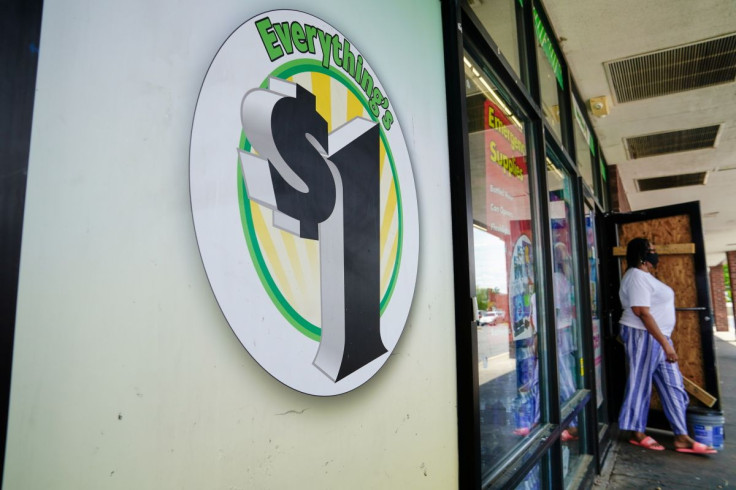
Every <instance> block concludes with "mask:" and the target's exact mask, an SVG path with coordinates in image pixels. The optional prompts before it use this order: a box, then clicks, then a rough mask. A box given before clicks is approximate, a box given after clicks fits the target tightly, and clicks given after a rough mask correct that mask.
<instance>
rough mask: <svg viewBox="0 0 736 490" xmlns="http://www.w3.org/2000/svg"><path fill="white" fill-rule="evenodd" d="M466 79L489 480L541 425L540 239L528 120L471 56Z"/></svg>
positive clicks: (483, 427) (481, 395) (482, 412)
mask: <svg viewBox="0 0 736 490" xmlns="http://www.w3.org/2000/svg"><path fill="white" fill-rule="evenodd" d="M465 76H466V93H467V111H468V132H469V153H470V168H471V189H472V191H471V193H472V208H473V222H474V225H475V226H474V230H473V241H474V249H475V277H476V294H477V297H476V299H477V308H478V317H477V322H476V326H475V328H476V329H477V335H478V360H479V365H478V382H479V403H480V406H479V409H480V419H481V458H482V459H481V461H482V463H481V464H482V469H483V471H484V472H485V471H487V470H489V469H490V468H492V467H493V466H494V465H495V464H496V463H497V462H498V461H500V460H501V459H502V458H503V457H504V456H505V455H506V454H507V453H508V452H509V451H510V450H512V449H513V447H514V446H515V445H516V444H518V443H519V442H520V441H521V440H522V439H523V438H524V437H526V436H527V435H528V434H529V433H530V432H532V431H533V429H534V427H535V426H536V425H537V424H539V420H540V403H539V398H540V394H539V362H538V359H537V337H538V329H537V321H536V318H537V313H536V299H535V284H536V273H535V258H534V247H533V245H534V240H535V238H534V236H533V234H532V215H531V205H530V188H529V171H528V166H527V160H526V155H527V153H526V138H525V133H524V124H523V123H522V121H523V120H524V118H523V116H522V115H521V113H520V112H519V111H517V110H512V109H511V107H512V104H511V103H510V102H509V100H508V99H506V98H505V96H504V92H502V91H501V90H500V89H499V87H498V85H497V84H496V83H494V81H493V79H492V77H491V73H490V72H489V71H485V70H483V69H482V67H481V66H480V65H479V64H477V63H476V62H475V61H474V60H473V59H472V58H471V57H469V56H466V59H465Z"/></svg>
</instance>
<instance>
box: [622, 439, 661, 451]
mask: <svg viewBox="0 0 736 490" xmlns="http://www.w3.org/2000/svg"><path fill="white" fill-rule="evenodd" d="M629 444H633V445H634V446H640V447H643V448H644V449H649V450H651V451H664V446H663V445H661V444H660V443H658V442H657V441H655V440H654V439H653V438H652V437H651V436H646V437H645V438H644V439H642V440H641V441H637V440H636V439H631V440H630V441H629Z"/></svg>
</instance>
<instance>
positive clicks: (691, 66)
mask: <svg viewBox="0 0 736 490" xmlns="http://www.w3.org/2000/svg"><path fill="white" fill-rule="evenodd" d="M604 66H605V68H606V72H607V73H608V77H609V80H610V82H611V88H612V92H613V95H614V97H615V98H616V101H617V102H619V103H623V102H632V101H635V100H641V99H648V98H651V97H659V96H661V95H668V94H674V93H677V92H684V91H687V90H694V89H697V88H702V87H709V86H711V85H718V84H722V83H729V82H733V81H734V80H736V34H730V35H727V36H725V37H719V38H716V39H711V40H708V41H701V42H697V43H695V44H688V45H685V46H679V47H676V48H669V49H663V50H661V51H656V52H654V53H649V54H642V55H637V56H632V57H631V58H626V59H622V60H618V61H609V62H606V63H604Z"/></svg>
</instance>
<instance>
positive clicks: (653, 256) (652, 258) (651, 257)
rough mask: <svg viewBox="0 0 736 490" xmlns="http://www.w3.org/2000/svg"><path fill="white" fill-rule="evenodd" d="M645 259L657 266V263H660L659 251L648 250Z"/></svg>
mask: <svg viewBox="0 0 736 490" xmlns="http://www.w3.org/2000/svg"><path fill="white" fill-rule="evenodd" d="M644 261H645V262H649V263H650V264H652V267H655V268H656V267H657V264H658V263H659V255H657V252H647V254H646V255H645V256H644Z"/></svg>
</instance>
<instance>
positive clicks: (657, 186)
mask: <svg viewBox="0 0 736 490" xmlns="http://www.w3.org/2000/svg"><path fill="white" fill-rule="evenodd" d="M707 175H708V172H696V173H693V174H680V175H668V176H666V177H653V178H650V179H639V180H637V181H636V185H637V187H638V188H639V191H640V192H644V191H657V190H662V189H671V188H673V187H687V186H691V185H704V184H705V178H706V177H707Z"/></svg>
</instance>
